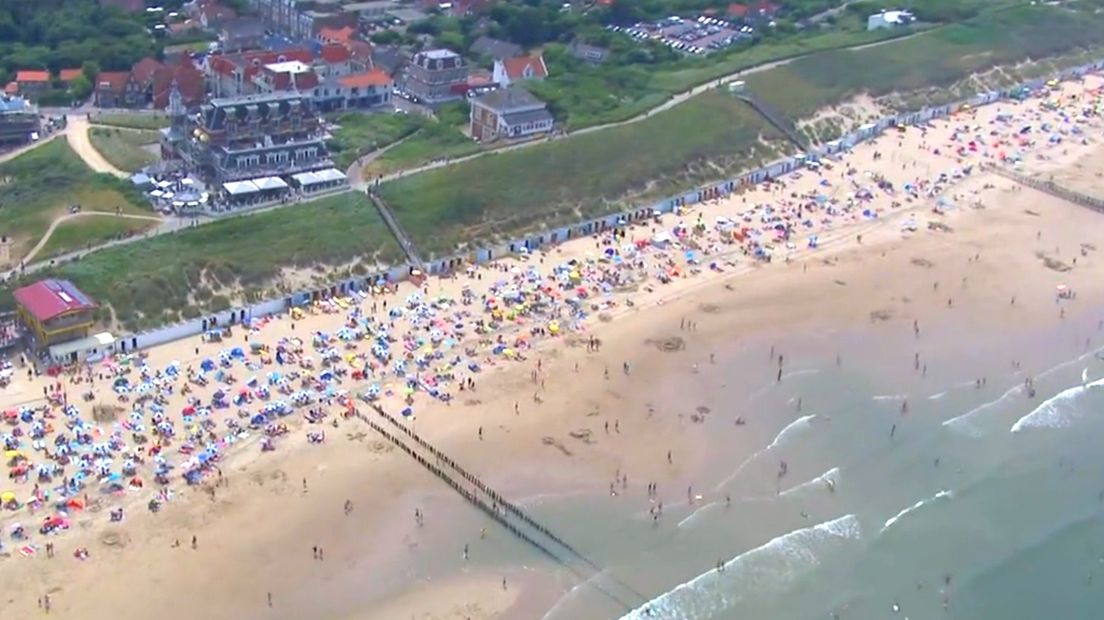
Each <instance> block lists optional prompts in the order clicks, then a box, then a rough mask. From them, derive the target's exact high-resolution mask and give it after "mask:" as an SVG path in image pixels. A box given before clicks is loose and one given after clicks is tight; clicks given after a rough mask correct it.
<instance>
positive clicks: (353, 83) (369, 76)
mask: <svg viewBox="0 0 1104 620" xmlns="http://www.w3.org/2000/svg"><path fill="white" fill-rule="evenodd" d="M338 83H340V84H341V85H342V86H344V87H345V88H372V87H376V88H387V89H388V90H390V88H391V86H392V84H393V83H394V80H392V79H391V76H390V75H387V72H386V71H383V70H381V69H372V70H371V71H365V72H363V73H353V74H350V75H346V76H345V77H342V78H340V79H339V80H338Z"/></svg>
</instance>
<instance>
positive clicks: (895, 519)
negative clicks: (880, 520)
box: [882, 491, 954, 532]
mask: <svg viewBox="0 0 1104 620" xmlns="http://www.w3.org/2000/svg"><path fill="white" fill-rule="evenodd" d="M953 497H954V493H952V492H951V491H940V492H938V493H936V494H935V495H933V496H931V497H929V498H928V499H922V500H920V501H918V502H916V503H915V504H913V505H911V506H909V507H908V508H905V509H904V510H902V511H901V512H898V513H897V514H895V515H893V516H892V517H890V518H889V519H887V520H886V522H885V525H884V526H882V531H883V532H884V531H886V530H888V529H889V528H891V527H893V524H894V523H897V522H898V521H900V520H901V519H902V518H903V517H905V516H906V515H909V514H911V513H913V512H916V511H917V510H920V509H921V508H923V507H924V506H927V505H929V504H932V503H934V502H938V501H940V500H944V499H951V498H953Z"/></svg>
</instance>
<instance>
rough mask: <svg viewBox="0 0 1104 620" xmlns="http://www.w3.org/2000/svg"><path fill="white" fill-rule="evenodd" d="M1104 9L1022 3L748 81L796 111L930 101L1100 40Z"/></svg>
mask: <svg viewBox="0 0 1104 620" xmlns="http://www.w3.org/2000/svg"><path fill="white" fill-rule="evenodd" d="M1102 27H1104V17H1101V16H1099V15H1097V14H1095V13H1087V12H1086V13H1078V12H1073V11H1068V10H1065V9H1060V8H1054V7H1049V6H1020V7H1015V8H1012V9H1008V10H1002V11H992V12H989V13H983V14H981V15H979V16H978V17H976V18H974V19H971V20H968V21H966V22H962V23H959V24H954V25H950V26H946V27H944V28H940V29H938V30H933V31H930V32H926V33H923V34H921V35H918V36H915V37H912V38H910V39H907V40H903V41H899V42H895V43H888V44H885V45H879V46H877V47H871V48H866V49H862V50H854V51H852V50H844V51H833V52H825V53H820V54H815V55H812V56H807V57H805V58H801V59H799V60H795V61H794V62H791V63H789V64H787V65H785V66H782V67H777V68H775V69H772V70H770V71H763V72H760V73H756V74H753V75H750V76H748V78H747V86H748V88H749V89H750V90H751V91H753V92H754V93H755V94H756V95H757V96H759V97H760V98H761V99H763V100H765V101H767V102H768V103H769V104H771V105H773V106H774V107H775V108H776V109H777V110H779V111H781V112H782V113H783V114H785V115H786V116H788V117H789V118H791V119H794V120H798V119H803V118H808V117H811V116H813V115H814V114H815V113H816V112H817V110H820V109H822V108H824V107H827V106H831V105H835V104H838V103H841V102H843V101H845V100H847V99H849V98H851V97H854V96H856V95H859V94H863V93H865V94H869V95H871V96H873V97H881V96H884V95H888V94H891V93H911V92H917V91H926V93H927V94H926V97H925V102H926V103H927V104H928V105H938V104H941V103H949V102H951V101H954V100H957V99H959V98H961V97H962V96H964V93H961V92H959V91H957V90H956V89H950V88H947V87H949V86H951V85H952V84H954V83H956V82H958V81H960V80H963V79H965V78H967V77H969V76H970V75H972V74H976V73H979V72H984V71H986V70H989V69H991V68H993V67H996V66H1003V67H1012V68H1011V69H1008V70H1009V71H1012V72H1014V71H1015V69H1014V65H1016V64H1017V63H1020V62H1023V61H1027V60H1029V59H1036V60H1037V59H1040V58H1048V57H1055V56H1060V55H1064V54H1070V53H1072V52H1076V51H1078V50H1081V49H1084V48H1087V47H1090V46H1096V45H1099V44H1100V42H1101V39H1100V35H1099V33H1100V30H1101V28H1102Z"/></svg>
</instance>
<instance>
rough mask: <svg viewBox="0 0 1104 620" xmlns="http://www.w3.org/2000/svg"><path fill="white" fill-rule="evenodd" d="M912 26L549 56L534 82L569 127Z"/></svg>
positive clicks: (621, 115) (615, 117)
mask: <svg viewBox="0 0 1104 620" xmlns="http://www.w3.org/2000/svg"><path fill="white" fill-rule="evenodd" d="M908 33H909V31H900V30H899V31H892V30H877V31H873V32H867V31H866V30H865V29H862V30H854V29H851V30H831V31H827V32H814V33H811V34H808V35H801V36H794V37H789V38H787V39H784V40H779V41H767V42H763V43H758V44H755V45H752V46H750V47H744V48H740V49H733V50H731V51H728V52H721V53H717V54H713V55H710V56H706V57H703V58H698V57H687V58H685V59H683V60H680V61H678V62H674V63H670V64H665V65H659V66H654V67H652V66H647V65H634V66H627V67H625V66H622V67H616V66H605V65H603V66H599V67H592V66H590V65H587V64H586V63H583V62H579V61H576V60H574V59H571V58H567V57H564V56H563V55H562V54H560V53H552V54H549V55H548V56H547V58H546V59H547V60H549V61H550V62H551V63H552V64H551V65H550V67H549V70H550V72H551V77H550V78H549V79H548V80H546V81H545V82H543V83H540V84H535V85H533V86H532V89H533V91H534V92H535V93H536V94H537V95H538V96H540V97H541V98H542V99H544V100H545V101H548V102H549V103H550V105H551V107H552V109H553V110H555V112H556V114H557V116H558V118H559V120H560V121H561V122H562V123H563V124H565V125H566V126H567V128H568V129H569V130H576V129H581V128H583V127H590V126H593V125H601V124H606V123H615V122H620V121H624V120H627V119H629V118H632V117H634V116H638V115H640V114H643V113H644V112H646V111H648V110H649V109H651V108H654V107H656V106H658V105H660V104H662V103H663V102H664V101H666V100H667V99H669V98H670V97H672V96H673V95H676V94H678V93H682V92H686V91H688V90H690V89H691V88H693V87H694V86H697V85H699V84H703V83H705V82H709V81H710V80H714V79H717V78H719V77H723V76H726V75H731V74H733V73H736V72H739V71H743V70H745V69H748V68H750V67H754V66H758V65H761V64H764V63H767V62H771V61H776V60H779V59H784V58H790V57H793V56H800V55H802V54H808V53H811V52H816V51H820V50H829V49H835V48H840V47H849V46H853V45H862V44H864V43H871V42H875V41H882V40H887V39H891V38H896V37H899V36H904V35H906V34H908Z"/></svg>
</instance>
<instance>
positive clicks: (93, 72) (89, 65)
mask: <svg viewBox="0 0 1104 620" xmlns="http://www.w3.org/2000/svg"><path fill="white" fill-rule="evenodd" d="M81 73H83V74H84V77H86V78H88V81H89V82H92V83H95V82H96V76H97V75H99V74H100V63H98V62H96V61H95V60H86V61H84V63H83V64H81Z"/></svg>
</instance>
